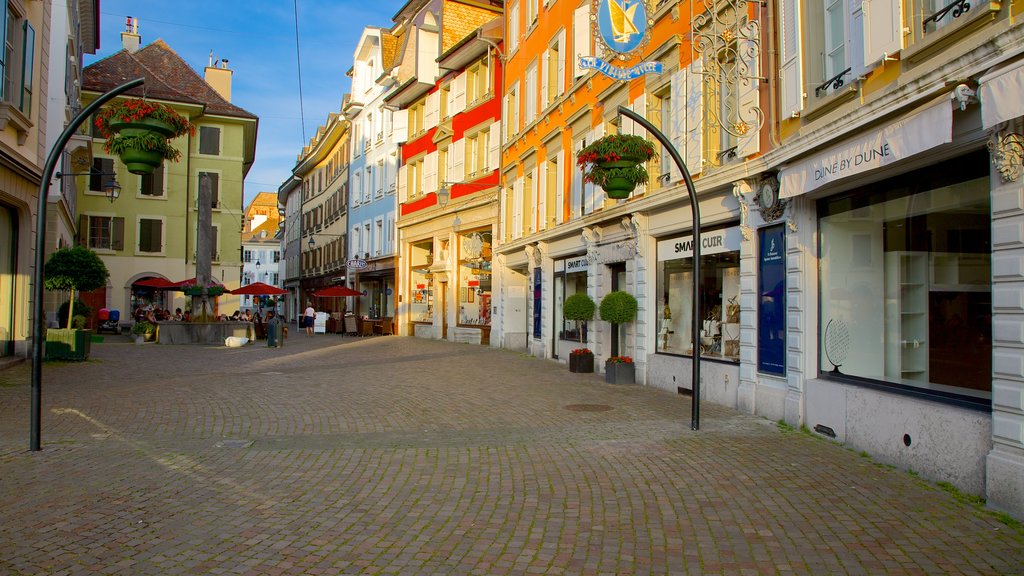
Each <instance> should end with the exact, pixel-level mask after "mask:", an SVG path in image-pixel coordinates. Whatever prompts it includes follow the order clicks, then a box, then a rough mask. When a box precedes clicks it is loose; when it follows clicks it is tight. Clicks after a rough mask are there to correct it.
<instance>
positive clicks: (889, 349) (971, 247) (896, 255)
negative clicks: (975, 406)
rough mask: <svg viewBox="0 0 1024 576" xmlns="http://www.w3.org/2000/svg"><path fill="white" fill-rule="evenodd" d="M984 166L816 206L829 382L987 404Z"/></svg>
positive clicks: (982, 159)
mask: <svg viewBox="0 0 1024 576" xmlns="http://www.w3.org/2000/svg"><path fill="white" fill-rule="evenodd" d="M986 159H987V155H986V154H984V152H982V153H976V154H973V155H971V156H968V157H965V158H962V159H960V160H959V161H957V163H956V164H955V166H956V167H955V168H954V169H951V170H946V169H944V168H939V167H932V168H929V169H925V170H921V171H918V172H914V173H911V174H908V175H905V176H902V177H900V178H898V179H893V180H890V181H886V182H883V183H881V184H875V185H872V186H871V187H870V188H869V189H862V190H857V191H854V192H851V193H850V194H846V195H843V196H839V197H834V198H828V199H825V200H822V201H820V202H819V216H820V222H819V227H820V232H821V259H820V274H821V282H820V290H821V318H820V321H821V325H820V329H819V338H820V340H819V346H820V350H821V354H820V357H821V363H820V369H821V371H822V372H823V373H830V374H835V375H839V374H842V375H846V376H854V377H860V378H867V379H871V380H876V381H883V382H886V383H891V384H894V385H897V386H900V387H909V388H913V389H919V390H927V391H929V393H933V394H938V395H950V394H952V395H955V396H966V397H970V398H975V399H988V398H990V395H991V386H992V315H991V310H992V286H991V276H992V272H991V251H992V247H991V216H990V210H991V205H990V200H989V183H988V166H987V162H986Z"/></svg>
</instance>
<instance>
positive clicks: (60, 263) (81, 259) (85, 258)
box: [43, 246, 110, 326]
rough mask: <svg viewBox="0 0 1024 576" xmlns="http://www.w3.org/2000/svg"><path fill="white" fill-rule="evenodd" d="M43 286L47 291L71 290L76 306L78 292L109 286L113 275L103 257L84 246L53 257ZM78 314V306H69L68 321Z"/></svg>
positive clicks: (48, 263)
mask: <svg viewBox="0 0 1024 576" xmlns="http://www.w3.org/2000/svg"><path fill="white" fill-rule="evenodd" d="M43 275H44V276H45V278H46V279H45V280H44V281H43V287H45V288H46V289H47V290H70V291H71V294H70V296H69V298H68V301H69V302H72V303H75V291H76V290H78V291H82V292H90V291H92V290H96V289H97V288H102V287H104V286H106V285H107V278H109V277H110V272H109V271H107V267H106V266H105V265H104V264H103V260H100V257H99V256H98V255H97V254H96V253H95V252H93V251H92V250H89V249H88V248H86V247H84V246H75V247H74V248H61V249H59V250H57V251H56V252H54V253H53V254H51V255H50V259H49V260H47V261H46V266H45V267H44V268H43ZM74 315H75V306H74V304H72V305H69V306H68V322H67V325H68V326H71V319H72V318H73V317H74Z"/></svg>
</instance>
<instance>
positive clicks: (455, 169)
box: [448, 138, 466, 182]
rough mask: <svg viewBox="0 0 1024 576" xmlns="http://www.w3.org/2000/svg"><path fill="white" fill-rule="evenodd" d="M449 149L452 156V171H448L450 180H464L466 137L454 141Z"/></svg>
mask: <svg viewBox="0 0 1024 576" xmlns="http://www.w3.org/2000/svg"><path fill="white" fill-rule="evenodd" d="M448 151H449V152H450V153H451V156H452V171H451V172H449V173H448V179H449V181H450V182H462V181H463V180H465V179H466V139H465V138H460V139H459V140H456V141H454V142H452V145H451V147H450V148H449V149H448Z"/></svg>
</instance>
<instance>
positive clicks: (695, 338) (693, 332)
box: [619, 106, 700, 430]
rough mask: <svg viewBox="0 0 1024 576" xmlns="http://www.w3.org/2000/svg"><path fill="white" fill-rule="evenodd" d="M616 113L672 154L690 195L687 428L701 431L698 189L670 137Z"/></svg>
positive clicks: (631, 115)
mask: <svg viewBox="0 0 1024 576" xmlns="http://www.w3.org/2000/svg"><path fill="white" fill-rule="evenodd" d="M619 114H622V115H623V116H625V117H627V118H630V119H631V120H633V121H634V122H636V123H637V124H639V125H641V126H643V127H644V129H646V130H647V131H648V132H650V133H651V134H653V135H654V137H655V138H657V139H658V142H661V144H662V145H663V146H664V147H665V150H667V151H668V153H669V155H670V156H672V160H673V161H674V162H675V163H676V167H678V168H679V171H680V172H682V174H683V182H685V183H686V191H687V192H688V193H689V195H690V215H691V218H692V219H693V242H692V244H693V310H692V313H691V320H692V321H693V322H692V325H691V327H690V341H691V342H693V373H692V375H691V377H692V378H693V405H692V408H691V414H690V429H691V430H700V318H699V317H698V316H697V312H698V311H699V310H700V206H699V205H698V203H697V189H696V188H695V187H694V185H693V178H691V177H690V171H689V170H687V169H686V163H685V162H683V159H682V157H680V156H679V151H678V150H676V147H675V146H673V145H672V141H671V140H669V139H668V138H666V137H665V135H664V134H662V133H661V131H660V130H658V129H657V128H655V127H654V125H653V124H651V123H650V122H648V121H647V119H645V118H644V117H643V116H640V115H639V114H637V113H636V112H634V111H632V110H630V109H629V108H626V107H625V106H619Z"/></svg>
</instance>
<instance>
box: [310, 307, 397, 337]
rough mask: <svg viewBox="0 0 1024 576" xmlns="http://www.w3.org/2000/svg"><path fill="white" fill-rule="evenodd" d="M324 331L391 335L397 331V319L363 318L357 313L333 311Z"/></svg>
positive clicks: (360, 334) (353, 334)
mask: <svg viewBox="0 0 1024 576" xmlns="http://www.w3.org/2000/svg"><path fill="white" fill-rule="evenodd" d="M324 331H325V332H326V333H328V334H345V335H348V336H390V335H393V334H394V333H395V319H394V318H391V317H386V318H362V317H358V316H356V315H355V314H345V315H344V316H342V315H341V314H340V313H337V312H335V313H333V314H330V315H328V318H327V322H326V325H325V326H324Z"/></svg>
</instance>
